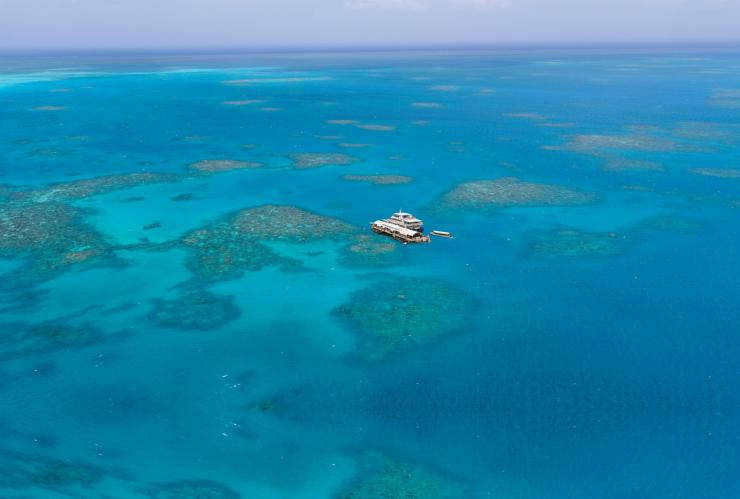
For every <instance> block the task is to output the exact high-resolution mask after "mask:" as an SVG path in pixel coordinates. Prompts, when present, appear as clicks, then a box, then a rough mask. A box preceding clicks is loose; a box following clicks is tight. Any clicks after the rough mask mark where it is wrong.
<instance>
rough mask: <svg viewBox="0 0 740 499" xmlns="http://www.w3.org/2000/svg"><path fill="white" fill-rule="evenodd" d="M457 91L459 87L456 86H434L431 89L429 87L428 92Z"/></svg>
mask: <svg viewBox="0 0 740 499" xmlns="http://www.w3.org/2000/svg"><path fill="white" fill-rule="evenodd" d="M459 89H460V87H458V86H457V85H434V86H433V87H429V90H434V91H435V92H455V91H457V90H459Z"/></svg>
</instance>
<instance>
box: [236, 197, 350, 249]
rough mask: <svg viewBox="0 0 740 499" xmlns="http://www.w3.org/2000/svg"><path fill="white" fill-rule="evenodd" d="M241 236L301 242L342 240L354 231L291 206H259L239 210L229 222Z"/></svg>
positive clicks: (347, 225) (337, 222) (329, 218)
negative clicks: (231, 221) (231, 222)
mask: <svg viewBox="0 0 740 499" xmlns="http://www.w3.org/2000/svg"><path fill="white" fill-rule="evenodd" d="M233 224H234V227H235V228H236V229H237V230H238V231H239V232H240V233H241V234H245V235H248V236H252V237H255V238H259V239H262V240H265V239H268V240H289V241H294V242H305V241H309V240H316V239H343V238H344V237H345V236H347V235H348V234H352V233H353V232H355V230H356V228H355V227H354V226H353V225H350V224H348V223H346V222H343V221H341V220H338V219H336V218H331V217H326V216H323V215H318V214H316V213H312V212H310V211H306V210H302V209H300V208H297V207H295V206H287V205H263V206H258V207H256V208H249V209H246V210H242V211H240V212H238V213H236V215H235V216H234V218H233Z"/></svg>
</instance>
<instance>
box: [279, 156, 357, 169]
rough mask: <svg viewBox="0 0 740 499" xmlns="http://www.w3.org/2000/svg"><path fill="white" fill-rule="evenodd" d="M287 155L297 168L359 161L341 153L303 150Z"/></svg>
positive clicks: (339, 164)
mask: <svg viewBox="0 0 740 499" xmlns="http://www.w3.org/2000/svg"><path fill="white" fill-rule="evenodd" d="M288 157H289V158H290V159H291V160H292V161H293V167H294V168H297V169H299V170H305V169H307V168H320V167H322V166H345V165H353V164H355V163H359V162H360V159H359V158H356V157H354V156H350V155H349V154H342V153H313V152H304V153H296V154H290V155H289V156H288Z"/></svg>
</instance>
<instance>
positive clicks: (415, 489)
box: [333, 451, 464, 499]
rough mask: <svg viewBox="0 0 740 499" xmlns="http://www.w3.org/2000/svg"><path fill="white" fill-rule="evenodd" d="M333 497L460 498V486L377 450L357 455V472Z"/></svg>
mask: <svg viewBox="0 0 740 499" xmlns="http://www.w3.org/2000/svg"><path fill="white" fill-rule="evenodd" d="M333 497H334V498H335V499H380V498H388V499H462V498H463V497H464V487H463V486H462V484H461V483H460V482H459V481H457V480H455V479H454V478H452V477H449V476H447V475H445V474H443V473H441V472H439V471H436V470H432V469H430V468H427V467H425V466H422V465H420V464H416V463H412V462H408V461H404V460H401V459H396V458H392V457H389V456H387V455H385V454H383V453H382V452H379V451H367V452H365V453H363V454H362V455H361V456H360V459H359V469H358V473H357V476H356V477H355V478H354V479H352V480H350V481H349V482H348V483H347V484H345V485H344V486H343V487H342V489H341V490H340V491H339V492H337V493H336V494H334V496H333Z"/></svg>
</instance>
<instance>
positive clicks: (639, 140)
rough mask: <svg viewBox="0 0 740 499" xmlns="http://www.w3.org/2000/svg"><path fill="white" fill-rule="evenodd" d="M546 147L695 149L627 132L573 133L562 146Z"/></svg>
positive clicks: (584, 150)
mask: <svg viewBox="0 0 740 499" xmlns="http://www.w3.org/2000/svg"><path fill="white" fill-rule="evenodd" d="M547 149H551V150H560V151H572V152H578V153H582V154H592V155H593V154H597V155H598V154H602V153H603V152H605V151H608V150H627V151H644V152H673V151H685V150H695V149H694V148H692V147H690V146H686V145H683V144H680V143H678V142H676V141H673V140H670V139H667V138H663V137H656V136H654V135H648V134H646V133H629V134H619V135H599V134H591V135H574V136H572V137H571V138H570V140H569V141H568V142H567V143H566V144H564V145H562V146H548V147H547Z"/></svg>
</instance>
